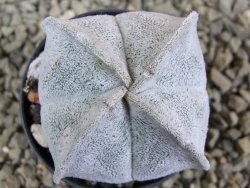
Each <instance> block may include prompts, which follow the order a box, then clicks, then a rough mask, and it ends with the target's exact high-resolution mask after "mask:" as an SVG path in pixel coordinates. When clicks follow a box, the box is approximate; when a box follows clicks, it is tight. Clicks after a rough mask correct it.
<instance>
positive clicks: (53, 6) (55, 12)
mask: <svg viewBox="0 0 250 188" xmlns="http://www.w3.org/2000/svg"><path fill="white" fill-rule="evenodd" d="M60 14H61V9H60V7H59V5H58V2H57V0H52V1H51V9H50V11H49V15H51V16H54V17H57V16H59V15H60Z"/></svg>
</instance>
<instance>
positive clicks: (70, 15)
mask: <svg viewBox="0 0 250 188" xmlns="http://www.w3.org/2000/svg"><path fill="white" fill-rule="evenodd" d="M74 16H75V12H74V11H73V10H67V11H65V13H64V14H63V15H62V16H61V17H60V18H61V19H70V18H73V17H74Z"/></svg>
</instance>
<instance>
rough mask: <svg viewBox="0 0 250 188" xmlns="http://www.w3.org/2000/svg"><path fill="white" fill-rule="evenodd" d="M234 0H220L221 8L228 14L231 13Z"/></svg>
mask: <svg viewBox="0 0 250 188" xmlns="http://www.w3.org/2000/svg"><path fill="white" fill-rule="evenodd" d="M233 2H234V1H233V0H220V1H219V9H220V10H221V11H222V12H223V13H224V14H226V15H229V14H230V13H231V9H232V4H233Z"/></svg>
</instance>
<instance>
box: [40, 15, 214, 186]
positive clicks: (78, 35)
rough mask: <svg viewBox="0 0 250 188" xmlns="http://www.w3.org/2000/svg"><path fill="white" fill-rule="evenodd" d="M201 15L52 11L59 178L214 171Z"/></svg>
mask: <svg viewBox="0 0 250 188" xmlns="http://www.w3.org/2000/svg"><path fill="white" fill-rule="evenodd" d="M197 21H198V14H197V13H196V12H191V13H190V14H189V15H188V16H187V17H175V16H170V15H166V14H162V13H155V12H147V11H134V12H126V13H121V14H118V15H116V16H111V15H96V16H87V17H83V18H78V19H73V20H61V19H58V18H54V17H47V18H46V19H45V20H43V22H42V28H43V30H44V32H45V33H46V44H45V49H44V52H43V54H42V55H41V62H42V63H41V65H40V67H39V69H40V70H39V72H40V74H39V83H38V90H39V100H40V104H41V123H42V129H43V132H44V135H45V137H46V140H47V142H48V147H49V150H50V152H51V154H52V157H53V160H54V164H55V172H54V175H53V180H54V182H55V183H59V181H60V180H61V179H62V178H64V177H76V178H80V179H85V180H89V181H96V182H105V183H116V184H120V183H127V182H130V181H145V180H151V179H155V178H160V177H164V176H167V175H170V174H173V173H175V172H180V171H182V170H185V169H190V168H195V169H204V170H208V169H209V167H210V165H209V162H208V160H207V158H206V157H205V155H204V145H205V140H206V135H207V128H208V117H209V101H208V95H207V91H206V82H207V78H206V71H205V63H204V59H203V55H202V51H201V48H200V44H199V40H198V35H197Z"/></svg>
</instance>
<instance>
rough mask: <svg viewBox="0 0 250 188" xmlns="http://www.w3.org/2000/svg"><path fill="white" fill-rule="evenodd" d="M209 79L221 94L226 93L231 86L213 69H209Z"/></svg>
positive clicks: (229, 82) (225, 78) (226, 79)
mask: <svg viewBox="0 0 250 188" xmlns="http://www.w3.org/2000/svg"><path fill="white" fill-rule="evenodd" d="M210 78H211V80H212V82H213V83H214V84H215V85H216V86H217V87H218V88H219V89H220V90H221V91H222V92H223V93H225V92H227V91H228V90H229V89H230V88H231V86H232V83H231V81H230V80H229V79H228V78H227V77H226V76H224V75H223V74H222V73H221V72H220V71H218V70H217V69H215V68H212V69H211V72H210Z"/></svg>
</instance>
